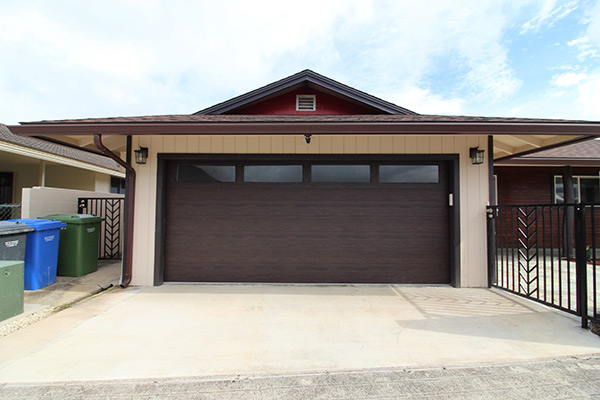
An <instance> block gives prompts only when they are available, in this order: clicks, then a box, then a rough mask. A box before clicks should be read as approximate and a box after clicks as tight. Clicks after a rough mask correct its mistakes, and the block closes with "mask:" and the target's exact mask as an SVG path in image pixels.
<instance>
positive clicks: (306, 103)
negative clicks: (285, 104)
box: [296, 94, 317, 111]
mask: <svg viewBox="0 0 600 400" xmlns="http://www.w3.org/2000/svg"><path fill="white" fill-rule="evenodd" d="M316 102H317V100H316V96H315V95H314V94H312V95H306V94H303V95H298V96H296V111H315V110H316Z"/></svg>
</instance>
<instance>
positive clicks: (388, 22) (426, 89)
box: [0, 0, 600, 123]
mask: <svg viewBox="0 0 600 400" xmlns="http://www.w3.org/2000/svg"><path fill="white" fill-rule="evenodd" d="M598 4H600V2H599V3H598ZM574 7H575V5H574V3H573V2H569V3H566V4H563V3H557V2H555V1H549V0H523V1H521V2H514V1H511V0H504V1H489V2H486V1H484V2H482V1H480V0H465V1H463V2H461V6H460V7H457V6H456V4H455V3H452V2H447V1H444V0H421V1H418V2H416V1H415V2H408V1H407V2H404V1H403V2H397V1H395V0H378V1H374V0H372V1H362V0H330V1H322V0H306V1H304V2H303V3H302V6H295V7H290V6H289V5H287V4H286V3H284V2H281V1H275V0H255V1H253V2H248V1H245V0H223V1H218V2H214V1H208V0H205V1H184V0H172V1H166V0H123V1H114V0H105V1H102V2H81V1H79V2H73V1H67V0H55V1H53V2H46V1H42V0H29V1H26V2H24V1H19V0H4V1H3V6H2V8H3V20H2V23H3V29H2V32H1V33H0V53H1V54H3V57H4V59H6V60H10V61H11V62H4V63H2V64H0V122H4V123H14V122H16V121H19V120H20V121H27V120H35V119H41V118H46V119H59V118H70V117H94V116H116V115H140V114H162V113H190V112H194V111H197V110H199V109H202V108H204V107H207V106H210V105H213V104H215V103H218V102H220V101H224V100H227V99H229V98H231V97H233V96H236V95H239V94H241V93H244V92H246V91H249V90H252V89H255V88H257V87H260V86H262V85H265V84H268V83H270V82H272V81H274V80H276V79H279V78H282V77H284V76H286V75H289V74H292V73H295V72H298V71H299V70H301V69H304V68H311V69H314V70H315V71H317V72H320V73H322V74H324V75H327V76H330V77H331V78H333V79H336V80H339V81H341V82H343V83H346V84H349V85H351V86H353V87H356V88H357V89H360V90H364V91H366V92H369V93H372V94H374V95H378V96H380V97H382V98H384V99H386V100H389V101H393V102H396V103H398V104H399V105H401V106H405V107H407V108H414V110H415V111H417V112H423V113H444V114H458V113H465V112H466V113H468V112H469V111H468V110H467V109H466V106H467V104H475V103H477V104H479V103H480V104H492V105H495V104H501V103H502V102H503V101H510V100H511V99H513V98H514V95H515V94H517V93H519V89H520V88H521V87H522V82H521V79H520V78H519V75H518V74H517V72H516V71H515V69H514V68H515V67H514V63H513V62H512V60H511V59H510V57H511V56H512V55H511V51H510V50H511V49H510V42H509V41H507V38H506V36H505V35H506V32H507V31H508V30H509V29H512V28H514V27H515V26H517V28H518V27H519V22H518V21H522V20H523V15H522V14H521V13H522V12H524V11H523V10H527V12H530V10H531V9H534V10H535V17H534V18H529V22H528V23H527V31H528V32H533V31H537V30H541V29H544V27H547V26H550V25H552V24H553V23H555V22H556V21H557V20H558V19H560V18H564V17H565V15H568V14H569V13H571V12H572V9H573V8H574ZM317 10H318V11H317ZM67 11H68V12H67ZM599 14H600V13H599ZM594 24H595V25H594ZM593 26H598V23H595V22H594V21H592V22H590V29H589V30H588V31H587V32H586V36H585V37H586V38H587V39H586V40H588V42H587V43H589V44H591V45H592V48H591V49H595V48H596V47H593V46H596V44H597V43H600V34H599V35H597V36H594V35H595V34H594V32H595V31H593V29H592V27H593ZM594 29H596V28H594ZM598 29H599V32H600V28H598ZM595 37H598V40H597V41H596V39H594V38H595ZM581 43H583V42H581ZM581 43H574V44H573V46H578V45H581ZM586 57H589V55H588V56H586ZM570 72H574V73H576V72H580V70H573V71H570ZM564 79H566V78H563V80H561V81H560V82H562V81H564ZM557 82H559V81H558V78H557ZM581 83H583V80H582V81H581V82H577V83H574V84H573V86H572V87H571V86H569V88H575V85H579V84H581Z"/></svg>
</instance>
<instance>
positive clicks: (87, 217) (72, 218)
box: [43, 214, 102, 225]
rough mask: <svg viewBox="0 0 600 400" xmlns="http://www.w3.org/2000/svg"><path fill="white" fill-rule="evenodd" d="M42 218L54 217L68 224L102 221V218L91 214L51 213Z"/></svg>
mask: <svg viewBox="0 0 600 400" xmlns="http://www.w3.org/2000/svg"><path fill="white" fill-rule="evenodd" d="M43 218H44V219H55V220H57V221H62V222H66V223H67V225H68V224H81V225H83V224H90V223H94V222H100V221H102V218H100V217H96V216H95V215H92V214H53V215H46V216H45V217H43Z"/></svg>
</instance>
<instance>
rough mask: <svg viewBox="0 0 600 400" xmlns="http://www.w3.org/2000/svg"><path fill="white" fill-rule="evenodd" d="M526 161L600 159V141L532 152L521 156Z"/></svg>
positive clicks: (594, 140)
mask: <svg viewBox="0 0 600 400" xmlns="http://www.w3.org/2000/svg"><path fill="white" fill-rule="evenodd" d="M521 158H526V159H536V158H557V159H562V158H567V159H577V158H580V159H600V140H598V139H593V140H586V141H583V142H577V143H573V144H568V145H564V146H559V147H554V148H552V149H548V150H542V151H537V152H531V153H529V154H525V155H523V156H521Z"/></svg>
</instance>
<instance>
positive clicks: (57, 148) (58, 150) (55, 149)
mask: <svg viewBox="0 0 600 400" xmlns="http://www.w3.org/2000/svg"><path fill="white" fill-rule="evenodd" d="M0 141H3V142H7V143H12V144H16V145H19V146H23V147H27V148H30V149H35V150H39V151H43V152H46V153H50V154H54V155H57V156H62V157H66V158H70V159H73V160H77V161H82V162H85V163H88V164H92V165H96V166H99V167H103V168H108V169H111V170H114V171H120V167H119V164H117V163H116V162H115V161H113V160H112V159H110V158H108V157H105V156H102V155H100V154H95V153H92V152H89V151H84V150H79V149H75V148H72V147H68V146H63V145H60V144H58V143H53V142H49V141H46V140H41V139H36V138H33V137H25V136H17V135H15V134H14V133H12V132H11V131H10V130H9V129H8V127H7V126H6V125H2V124H0Z"/></svg>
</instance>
